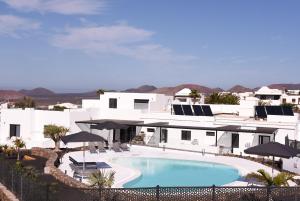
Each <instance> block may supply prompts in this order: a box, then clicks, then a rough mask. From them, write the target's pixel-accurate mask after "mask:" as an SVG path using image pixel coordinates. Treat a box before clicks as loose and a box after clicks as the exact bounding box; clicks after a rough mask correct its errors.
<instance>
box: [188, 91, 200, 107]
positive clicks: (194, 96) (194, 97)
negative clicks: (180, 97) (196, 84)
mask: <svg viewBox="0 0 300 201" xmlns="http://www.w3.org/2000/svg"><path fill="white" fill-rule="evenodd" d="M189 96H190V98H192V100H193V104H194V105H195V103H196V102H197V99H199V98H201V96H200V94H199V92H198V91H197V90H196V89H192V90H191V92H190V94H189Z"/></svg>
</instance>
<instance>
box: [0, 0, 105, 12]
mask: <svg viewBox="0 0 300 201" xmlns="http://www.w3.org/2000/svg"><path fill="white" fill-rule="evenodd" d="M0 1H3V2H5V3H6V4H7V5H9V6H10V7H12V8H14V9H16V10H19V11H26V12H29V11H37V12H40V13H45V12H52V13H59V14H64V15H73V14H97V13H100V12H102V11H103V9H104V8H105V5H106V4H105V2H104V0H0Z"/></svg>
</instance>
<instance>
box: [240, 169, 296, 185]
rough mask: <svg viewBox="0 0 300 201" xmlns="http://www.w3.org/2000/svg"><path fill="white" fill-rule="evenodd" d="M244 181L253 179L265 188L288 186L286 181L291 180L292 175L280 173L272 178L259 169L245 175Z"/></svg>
mask: <svg viewBox="0 0 300 201" xmlns="http://www.w3.org/2000/svg"><path fill="white" fill-rule="evenodd" d="M246 179H255V180H257V181H259V182H263V183H264V184H265V185H266V186H289V184H288V181H289V180H293V175H291V174H289V173H286V172H280V173H278V174H277V175H276V176H275V177H273V178H272V177H271V175H270V174H269V173H267V172H266V171H265V170H263V169H259V170H257V172H252V173H249V174H247V175H246Z"/></svg>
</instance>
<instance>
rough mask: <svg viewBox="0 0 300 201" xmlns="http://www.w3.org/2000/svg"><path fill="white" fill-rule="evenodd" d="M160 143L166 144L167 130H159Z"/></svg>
mask: <svg viewBox="0 0 300 201" xmlns="http://www.w3.org/2000/svg"><path fill="white" fill-rule="evenodd" d="M160 142H164V143H167V142H168V130H167V129H161V133H160Z"/></svg>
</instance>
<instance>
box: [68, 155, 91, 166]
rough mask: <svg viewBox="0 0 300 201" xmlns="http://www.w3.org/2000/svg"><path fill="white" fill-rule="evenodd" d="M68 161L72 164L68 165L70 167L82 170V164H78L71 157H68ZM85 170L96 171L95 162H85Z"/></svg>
mask: <svg viewBox="0 0 300 201" xmlns="http://www.w3.org/2000/svg"><path fill="white" fill-rule="evenodd" d="M69 160H70V161H71V162H72V164H70V166H71V165H73V166H74V167H77V168H83V162H78V161H76V160H75V159H74V158H72V157H71V156H69ZM71 168H72V167H71ZM85 168H86V169H97V163H96V162H85Z"/></svg>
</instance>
